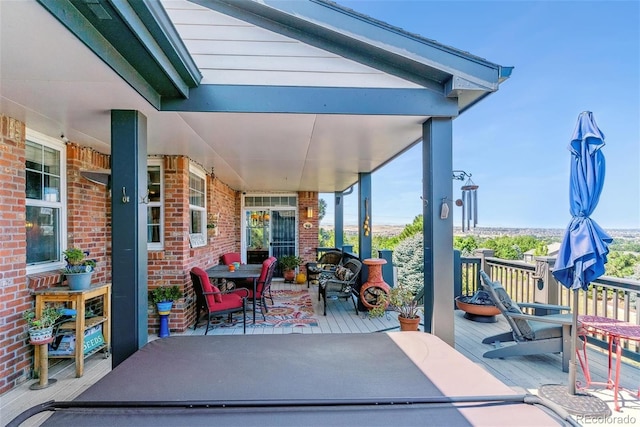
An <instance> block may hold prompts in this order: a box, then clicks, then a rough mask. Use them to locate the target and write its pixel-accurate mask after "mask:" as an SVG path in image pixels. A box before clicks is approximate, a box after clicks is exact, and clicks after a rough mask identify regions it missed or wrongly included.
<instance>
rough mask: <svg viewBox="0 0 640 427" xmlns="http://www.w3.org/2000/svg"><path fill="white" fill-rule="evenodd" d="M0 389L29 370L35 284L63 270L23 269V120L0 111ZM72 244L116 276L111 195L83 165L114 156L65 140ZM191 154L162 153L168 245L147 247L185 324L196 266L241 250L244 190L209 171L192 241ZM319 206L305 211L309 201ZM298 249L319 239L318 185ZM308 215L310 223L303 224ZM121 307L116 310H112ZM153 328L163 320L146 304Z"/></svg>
mask: <svg viewBox="0 0 640 427" xmlns="http://www.w3.org/2000/svg"><path fill="white" fill-rule="evenodd" d="M0 121H1V129H0V131H1V133H0V228H1V230H2V233H0V394H2V393H4V392H6V391H8V390H10V389H11V388H13V387H14V386H15V385H16V384H19V383H21V382H23V381H26V380H27V379H28V378H30V376H31V363H32V355H33V350H32V347H31V346H30V345H29V344H28V337H27V334H26V326H25V323H24V321H23V320H22V313H23V312H24V311H25V310H27V309H30V308H33V306H34V297H33V296H32V291H33V290H34V289H37V288H41V287H47V286H57V285H59V284H60V280H61V275H60V273H59V272H58V271H52V272H46V273H38V274H33V275H30V276H27V275H26V241H25V170H24V166H25V131H26V129H25V126H24V124H23V123H21V122H20V121H17V120H15V119H12V118H9V117H6V116H0ZM66 152H67V165H66V167H67V246H68V247H74V246H75V247H80V248H82V249H86V250H89V251H90V255H91V257H92V258H95V259H96V260H97V262H98V265H97V270H96V273H95V274H94V275H93V279H92V281H93V283H104V282H108V281H110V280H111V238H110V236H111V213H110V212H111V208H110V206H111V200H110V196H109V191H108V189H107V188H106V187H105V186H104V185H100V184H94V183H92V182H90V181H88V180H86V179H85V178H83V177H82V176H81V175H80V171H81V170H96V169H108V168H109V156H108V155H106V154H102V153H99V152H97V151H95V150H92V149H90V148H87V147H82V146H79V145H77V144H75V143H73V142H72V143H68V144H67V150H66ZM189 164H190V162H189V159H188V158H186V157H184V156H165V157H164V168H163V170H164V177H163V179H164V196H165V199H164V202H165V203H164V224H165V235H164V249H163V250H157V251H149V254H148V255H149V261H148V272H149V273H148V274H149V275H148V286H149V289H153V288H155V287H157V286H160V285H178V286H180V287H181V288H182V290H183V291H184V293H185V298H184V299H182V300H181V301H178V302H177V303H175V304H174V308H173V310H172V312H171V316H170V322H169V327H170V329H171V330H173V331H184V330H185V329H187V328H188V327H189V326H190V325H193V323H194V321H195V310H194V304H195V295H194V292H193V288H192V285H191V279H190V277H189V271H190V269H191V268H192V267H194V266H199V267H204V268H208V267H210V266H212V265H216V264H218V263H219V260H220V256H221V255H222V254H224V253H227V252H239V251H240V243H241V236H240V230H241V224H240V218H241V203H240V202H241V194H240V192H238V191H235V190H234V189H232V188H230V187H229V186H228V185H226V184H225V183H223V182H222V181H220V180H219V179H217V178H216V177H215V176H214V175H213V174H208V175H207V195H206V197H207V214H208V215H207V217H208V219H209V221H208V222H209V223H214V222H215V223H216V228H208V229H207V245H206V246H204V247H201V248H193V249H192V248H191V247H190V245H189V238H188V230H189ZM308 206H311V207H313V210H314V215H313V218H307V207H308ZM298 214H299V229H298V233H299V255H300V256H301V257H302V258H303V259H304V260H305V262H307V261H312V260H314V259H315V256H316V252H315V251H316V247H317V245H318V193H316V192H301V193H299V212H298ZM305 223H310V224H311V227H310V228H305V227H304V224H305ZM112 315H114V316H115V315H117V313H112ZM148 317H149V330H150V332H156V331H157V328H158V324H159V321H158V320H159V319H158V315H157V313H156V310H155V307H152V306H149V309H148Z"/></svg>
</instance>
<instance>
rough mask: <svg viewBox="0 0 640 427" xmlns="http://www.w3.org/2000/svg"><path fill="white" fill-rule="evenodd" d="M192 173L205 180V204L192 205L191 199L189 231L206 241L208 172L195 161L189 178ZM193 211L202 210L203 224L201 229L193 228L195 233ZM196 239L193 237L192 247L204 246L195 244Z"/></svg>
mask: <svg viewBox="0 0 640 427" xmlns="http://www.w3.org/2000/svg"><path fill="white" fill-rule="evenodd" d="M191 174H194V175H195V176H197V177H198V178H201V179H202V180H203V182H204V186H203V195H202V196H203V202H204V203H203V204H204V206H196V205H192V204H191V200H189V233H190V234H191V235H192V236H193V235H200V236H199V237H200V239H197V241H199V242H202V241H204V242H206V236H207V173H206V172H205V171H204V170H203V169H202V168H201V167H199V166H198V165H196V164H194V163H191V162H190V163H189V180H191ZM188 197H189V199H191V186H190V185H189V195H188ZM191 211H200V212H202V224H201V229H200V230H193V233H192V232H191ZM194 242H195V240H194V239H192V245H191V246H192V247H197V246H203V245H201V244H198V245H197V246H196V245H194Z"/></svg>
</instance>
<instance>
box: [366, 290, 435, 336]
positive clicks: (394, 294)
mask: <svg viewBox="0 0 640 427" xmlns="http://www.w3.org/2000/svg"><path fill="white" fill-rule="evenodd" d="M380 301H381V302H382V303H381V304H379V305H377V306H375V307H373V308H372V309H370V310H369V316H371V317H380V316H382V315H384V313H385V312H386V311H387V310H391V311H395V312H396V313H398V321H399V322H400V330H402V331H415V330H417V329H418V325H419V323H420V313H421V312H422V311H423V307H422V306H421V305H420V304H419V302H418V299H417V298H416V294H415V292H414V291H413V289H411V288H410V287H408V286H404V285H402V284H401V283H398V285H397V286H394V287H393V288H391V290H389V294H388V295H387V294H383V295H380Z"/></svg>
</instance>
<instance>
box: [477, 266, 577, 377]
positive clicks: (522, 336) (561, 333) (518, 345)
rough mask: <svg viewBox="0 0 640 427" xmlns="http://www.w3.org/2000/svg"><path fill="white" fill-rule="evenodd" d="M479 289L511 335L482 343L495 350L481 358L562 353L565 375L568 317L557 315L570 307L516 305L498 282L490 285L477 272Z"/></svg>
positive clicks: (569, 320)
mask: <svg viewBox="0 0 640 427" xmlns="http://www.w3.org/2000/svg"><path fill="white" fill-rule="evenodd" d="M480 277H481V278H482V286H483V288H484V290H486V291H487V292H488V293H489V295H491V299H492V300H493V303H494V304H495V305H496V307H498V308H499V309H500V312H501V313H502V315H503V316H504V317H505V319H506V320H507V323H508V324H509V326H510V327H511V331H508V332H504V333H501V334H498V335H493V336H490V337H487V338H485V339H484V340H482V343H483V344H493V345H495V346H496V348H495V349H493V350H489V351H487V352H486V353H484V354H483V356H484V357H486V358H489V359H497V358H500V359H502V358H504V357H512V356H530V355H535V354H546V353H562V370H563V371H564V372H568V371H569V360H570V358H571V323H572V322H571V314H560V312H561V311H566V310H570V307H566V306H558V305H549V304H538V303H520V304H516V303H515V302H514V301H512V300H511V298H510V297H509V294H507V292H506V291H505V289H504V288H503V287H502V285H501V284H500V283H499V282H494V281H492V280H491V278H490V277H489V276H488V275H487V274H486V273H485V272H484V271H480ZM521 307H522V308H532V309H535V310H537V311H541V310H542V311H544V310H546V311H547V312H548V313H556V314H548V315H529V314H525V313H523V311H522V310H521ZM503 342H515V344H514V345H502V343H503Z"/></svg>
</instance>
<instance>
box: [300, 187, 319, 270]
mask: <svg viewBox="0 0 640 427" xmlns="http://www.w3.org/2000/svg"><path fill="white" fill-rule="evenodd" d="M307 207H311V208H313V217H312V218H307ZM298 209H299V210H298V218H299V221H298V255H299V256H300V257H301V258H302V259H303V260H304V263H305V264H306V263H307V262H310V261H315V260H316V259H317V255H316V248H317V247H318V193H317V192H314V191H301V192H299V193H298ZM305 223H306V224H311V227H310V228H305V227H304V224H305ZM303 265H304V264H303Z"/></svg>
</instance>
